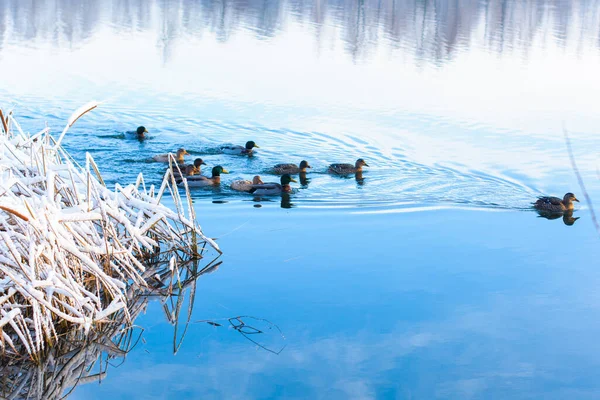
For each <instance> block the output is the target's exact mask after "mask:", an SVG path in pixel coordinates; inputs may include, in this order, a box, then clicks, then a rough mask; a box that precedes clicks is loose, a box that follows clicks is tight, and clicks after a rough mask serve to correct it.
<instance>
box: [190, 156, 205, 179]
mask: <svg viewBox="0 0 600 400" xmlns="http://www.w3.org/2000/svg"><path fill="white" fill-rule="evenodd" d="M203 165H206V163H205V162H204V160H203V159H201V158H196V159H195V160H194V163H193V164H189V165H187V166H186V167H185V174H186V175H200V174H201V173H202V166H203Z"/></svg>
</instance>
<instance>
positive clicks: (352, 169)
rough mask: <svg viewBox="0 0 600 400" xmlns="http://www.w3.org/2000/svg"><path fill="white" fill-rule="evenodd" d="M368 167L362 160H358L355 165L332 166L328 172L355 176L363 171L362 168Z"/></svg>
mask: <svg viewBox="0 0 600 400" xmlns="http://www.w3.org/2000/svg"><path fill="white" fill-rule="evenodd" d="M363 166H364V167H368V166H369V164H367V163H366V162H365V160H363V159H362V158H359V159H358V160H356V163H355V164H354V165H352V164H331V165H330V166H329V169H328V170H327V172H329V173H332V174H338V175H347V174H355V173H357V172H361V171H362V167H363Z"/></svg>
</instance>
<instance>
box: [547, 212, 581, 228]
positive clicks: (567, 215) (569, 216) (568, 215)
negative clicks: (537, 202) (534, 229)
mask: <svg viewBox="0 0 600 400" xmlns="http://www.w3.org/2000/svg"><path fill="white" fill-rule="evenodd" d="M537 213H538V215H539V217H541V218H546V219H558V218H561V217H562V220H563V222H564V224H565V225H568V226H571V225H573V224H574V223H575V221H577V220H578V219H579V218H581V217H573V210H568V211H565V212H564V213H552V212H548V211H540V210H538V211H537Z"/></svg>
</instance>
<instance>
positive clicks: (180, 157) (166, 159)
mask: <svg viewBox="0 0 600 400" xmlns="http://www.w3.org/2000/svg"><path fill="white" fill-rule="evenodd" d="M186 154H190V153H188V152H187V151H185V149H183V148H181V149H179V150H177V155H176V156H175V161H177V162H178V163H179V164H183V162H184V159H183V156H185V155H186ZM152 159H153V160H154V161H159V162H169V154H158V155H156V156H154V157H152Z"/></svg>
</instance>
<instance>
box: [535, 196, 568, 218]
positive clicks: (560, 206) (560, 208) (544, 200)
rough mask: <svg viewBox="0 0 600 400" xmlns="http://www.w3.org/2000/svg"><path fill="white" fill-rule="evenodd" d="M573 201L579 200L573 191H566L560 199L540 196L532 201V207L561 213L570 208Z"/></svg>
mask: <svg viewBox="0 0 600 400" xmlns="http://www.w3.org/2000/svg"><path fill="white" fill-rule="evenodd" d="M574 201H576V202H579V200H577V197H575V195H574V194H573V193H567V194H565V197H563V199H562V200H561V199H560V198H558V197H540V198H538V199H537V201H536V202H535V203H533V207H534V208H536V209H538V210H543V211H551V212H558V213H561V212H565V211H567V210H572V209H573V202H574Z"/></svg>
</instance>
